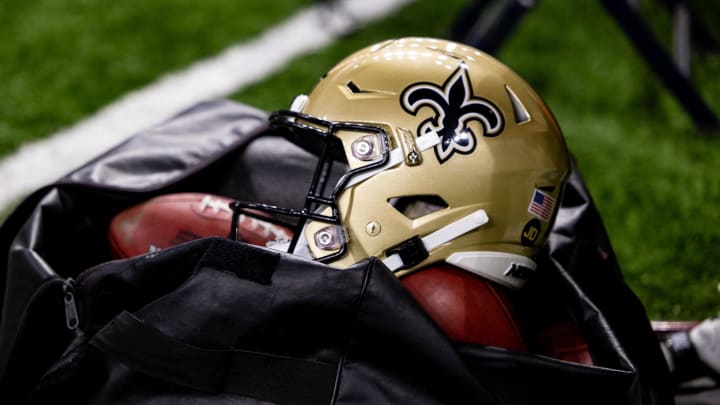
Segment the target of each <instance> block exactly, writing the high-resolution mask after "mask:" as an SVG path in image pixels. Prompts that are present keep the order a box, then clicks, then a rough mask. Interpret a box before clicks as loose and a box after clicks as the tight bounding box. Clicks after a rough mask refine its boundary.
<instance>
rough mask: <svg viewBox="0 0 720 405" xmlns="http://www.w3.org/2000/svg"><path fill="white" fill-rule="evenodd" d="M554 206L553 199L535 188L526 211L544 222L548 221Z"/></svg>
mask: <svg viewBox="0 0 720 405" xmlns="http://www.w3.org/2000/svg"><path fill="white" fill-rule="evenodd" d="M553 208H555V199H554V198H553V197H552V196H551V195H550V194H547V193H544V192H542V191H540V190H535V193H534V194H533V197H532V200H531V201H530V206H529V207H528V211H529V212H530V213H531V214H533V215H535V216H536V217H538V218H540V219H542V220H543V221H545V222H548V221H550V217H551V216H552V213H553Z"/></svg>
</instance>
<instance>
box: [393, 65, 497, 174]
mask: <svg viewBox="0 0 720 405" xmlns="http://www.w3.org/2000/svg"><path fill="white" fill-rule="evenodd" d="M400 103H401V105H402V107H403V109H404V110H405V111H407V112H408V113H410V114H412V115H417V113H418V112H419V111H420V109H421V108H422V107H430V108H431V109H432V110H433V111H434V112H435V114H434V116H432V117H430V118H428V119H426V120H424V121H423V122H421V123H420V125H419V126H418V129H417V130H418V136H422V135H423V134H426V133H428V132H430V131H435V132H437V134H438V135H439V136H440V139H441V141H440V143H439V144H438V145H437V146H435V156H437V158H438V161H439V162H440V163H444V162H446V161H447V160H448V159H450V157H452V155H453V154H454V153H455V152H457V153H460V154H469V153H472V152H473V151H474V150H475V146H476V144H477V138H476V135H475V133H474V132H473V130H472V129H471V128H470V127H468V123H469V122H470V121H472V120H476V121H478V122H480V123H481V125H482V127H483V131H484V132H483V136H486V137H494V136H498V135H500V133H501V132H502V130H503V125H504V121H503V116H502V114H500V110H499V109H498V108H497V107H496V106H495V105H494V104H493V103H491V102H490V101H489V100H487V99H484V98H481V97H475V95H474V94H473V89H472V83H470V77H469V76H468V71H467V66H466V65H465V64H464V63H461V64H460V66H458V68H457V69H455V71H454V72H453V73H452V74H451V75H450V77H449V78H448V79H447V80H446V81H445V83H443V85H442V86H438V85H437V84H435V83H428V82H421V83H414V84H411V85H410V86H408V87H406V88H405V90H403V92H402V94H401V95H400Z"/></svg>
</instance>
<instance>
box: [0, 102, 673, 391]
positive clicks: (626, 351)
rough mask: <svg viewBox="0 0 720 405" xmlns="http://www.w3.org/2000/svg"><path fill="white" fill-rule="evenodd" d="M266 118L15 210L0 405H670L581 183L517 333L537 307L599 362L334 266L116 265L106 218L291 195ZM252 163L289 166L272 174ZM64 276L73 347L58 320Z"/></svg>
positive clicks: (278, 259) (263, 255)
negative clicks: (183, 203) (524, 345)
mask: <svg viewBox="0 0 720 405" xmlns="http://www.w3.org/2000/svg"><path fill="white" fill-rule="evenodd" d="M265 117H266V115H265V113H263V112H261V111H257V110H255V109H253V108H251V107H248V106H245V105H242V104H239V103H234V102H230V101H218V102H211V103H204V104H201V105H199V106H197V107H195V108H192V109H190V110H188V111H186V112H184V113H182V114H180V115H179V116H177V117H175V118H173V119H171V120H169V121H168V122H165V123H162V124H160V125H158V126H156V127H154V128H151V129H149V130H147V131H144V132H142V133H140V134H137V135H136V136H134V137H132V138H131V139H130V140H128V141H127V142H126V143H124V144H122V145H120V146H119V147H117V148H116V149H113V150H111V151H109V152H108V153H106V154H104V155H103V156H101V157H99V158H98V159H96V160H94V161H93V162H90V163H88V164H87V165H85V166H83V167H82V168H80V169H78V170H77V171H75V172H73V173H71V174H69V175H68V176H65V177H64V178H63V179H61V180H60V181H58V182H57V183H56V184H53V185H49V186H48V187H45V188H43V189H41V190H38V191H37V192H36V193H34V194H33V195H31V196H30V197H28V199H26V200H25V201H24V202H23V203H22V204H21V205H20V206H19V207H18V208H17V209H16V210H15V212H13V214H12V215H11V216H10V217H9V218H8V220H7V221H6V222H5V223H4V224H3V225H2V227H0V255H2V257H3V260H2V261H0V263H3V266H4V267H3V268H1V269H0V270H2V272H1V274H0V280H2V281H0V282H2V283H4V284H3V285H2V287H3V289H2V291H3V301H2V305H3V307H2V318H1V320H0V321H1V322H0V391H1V393H2V398H3V399H7V400H8V401H9V402H8V403H23V402H31V403H47V402H51V401H52V402H57V401H58V400H61V399H62V400H64V401H66V402H67V403H98V404H99V403H102V404H106V403H107V404H111V403H141V404H142V403H247V404H257V403H333V404H367V403H372V404H379V403H412V404H426V403H427V404H456V403H480V404H549V403H553V404H557V403H573V404H578V403H583V404H671V403H673V396H672V386H671V385H670V384H669V381H670V380H669V377H668V373H667V369H666V368H665V366H664V363H663V360H662V355H661V353H660V350H659V348H658V346H657V344H655V338H654V336H653V335H652V330H651V329H650V324H649V322H648V320H647V317H646V315H645V312H644V310H643V308H642V305H641V304H640V302H639V301H638V300H637V297H635V295H634V294H633V293H632V291H630V289H629V288H628V287H627V286H626V285H625V283H624V281H623V279H622V275H621V273H620V270H619V266H618V264H617V261H616V260H615V258H614V254H613V252H612V248H611V246H610V243H609V241H608V240H607V236H606V233H605V230H604V228H603V225H602V221H601V220H600V217H599V216H598V214H597V211H596V210H595V208H594V205H593V202H592V199H591V198H590V196H589V193H588V192H587V190H586V188H585V187H584V182H583V180H582V178H581V177H580V175H579V173H578V172H577V170H575V172H574V173H573V175H572V177H571V180H570V184H569V186H568V190H567V192H566V194H565V196H564V198H563V201H562V206H561V209H560V214H559V218H558V221H557V224H556V226H555V229H554V230H553V233H552V235H551V237H550V240H549V242H548V244H547V245H546V247H545V249H544V252H543V254H542V255H541V258H540V269H539V271H538V274H537V277H535V278H534V279H533V280H531V282H530V283H529V284H528V288H526V289H524V290H523V291H522V297H523V300H525V301H526V307H528V308H530V309H531V310H530V311H528V312H526V313H528V314H529V315H528V318H527V319H526V321H527V322H528V323H529V324H532V322H534V320H533V318H534V317H533V311H535V313H536V314H540V313H543V314H544V316H547V313H552V312H553V311H556V310H557V311H563V312H566V313H569V314H570V315H571V316H572V318H573V319H575V320H576V322H577V323H578V325H579V326H580V328H581V329H582V331H583V334H584V335H585V338H586V340H587V341H588V344H589V349H590V352H591V355H592V356H593V359H594V362H595V364H596V366H594V367H591V366H585V365H580V364H574V363H567V362H562V361H558V360H555V359H551V358H547V357H543V356H539V355H535V354H532V353H517V352H512V351H507V350H502V349H498V348H490V347H480V346H471V345H457V344H455V343H453V342H451V341H449V340H448V339H447V338H446V337H445V336H444V335H443V334H442V333H441V332H440V331H439V330H438V329H437V328H436V327H435V325H434V324H433V323H432V321H431V320H430V319H429V318H428V317H427V316H426V315H425V313H424V312H423V311H422V310H421V309H420V308H419V306H418V305H417V304H416V303H415V301H414V300H413V299H412V297H410V296H409V294H408V293H407V292H406V291H405V290H404V288H403V286H402V284H401V283H400V282H399V281H398V280H397V279H396V278H395V277H394V276H393V275H392V274H391V273H390V272H388V271H387V270H386V269H385V268H384V267H383V266H382V264H381V263H379V262H376V261H374V260H368V261H365V262H362V263H359V264H357V265H356V266H353V267H352V268H350V269H347V270H343V271H338V270H334V269H331V268H329V267H327V266H324V265H322V264H319V263H315V262H311V261H307V260H303V259H299V258H297V257H294V256H290V255H285V254H280V253H277V252H274V251H270V250H266V249H261V248H257V247H252V246H249V245H245V244H243V243H239V242H231V241H228V240H224V239H219V238H207V239H200V240H196V241H192V242H188V243H186V244H183V245H180V246H177V247H175V248H172V249H167V250H165V251H162V252H159V253H154V254H149V255H145V256H142V257H137V258H132V259H126V260H117V261H111V260H110V257H111V256H110V252H109V247H108V246H107V238H106V236H105V235H106V232H107V225H108V223H109V220H110V219H111V218H112V217H113V216H114V215H115V214H117V213H118V212H120V211H121V210H122V209H124V208H127V207H129V206H131V205H133V204H135V203H137V202H139V201H143V200H145V199H148V198H150V197H152V196H155V195H158V194H163V193H169V192H179V191H200V192H208V193H216V194H221V195H227V196H230V197H234V198H246V199H252V197H258V196H261V197H259V199H261V200H262V199H263V198H262V196H271V197H273V198H276V199H278V200H282V199H283V198H285V195H284V194H293V193H297V192H299V191H298V190H296V188H297V187H294V185H293V184H292V175H288V173H290V174H296V173H297V172H301V171H306V172H307V171H309V170H311V168H309V167H306V166H305V160H304V159H303V155H302V153H301V152H298V151H297V150H293V149H282V148H279V147H278V148H276V147H274V145H276V143H275V142H274V141H273V140H272V137H271V136H265V135H267V134H266V133H265V132H263V131H264V128H265V119H266V118H265ZM261 135H262V137H259V136H261ZM257 145H260V146H257ZM268 146H270V148H268ZM263 161H265V162H267V161H272V162H273V163H280V166H283V165H285V170H281V171H278V172H272V171H269V169H266V167H265V166H264V165H263V164H262V162H263ZM265 176H268V177H270V178H272V179H273V181H265V182H263V181H262V179H263V178H264V177H265ZM69 278H73V279H74V293H75V300H76V303H77V305H78V310H79V318H80V328H79V331H80V333H76V332H72V331H70V330H69V329H68V328H67V327H66V325H65V312H64V308H65V307H64V304H63V285H65V286H67V285H70V284H72V283H69V282H68V279H69ZM488 327H492V325H488ZM168 365H175V366H174V367H170V366H168ZM329 370H332V372H330V371H329ZM307 375H311V376H310V377H307ZM201 376H204V377H201ZM303 378H305V380H303ZM3 402H5V401H3Z"/></svg>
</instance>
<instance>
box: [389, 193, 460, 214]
mask: <svg viewBox="0 0 720 405" xmlns="http://www.w3.org/2000/svg"><path fill="white" fill-rule="evenodd" d="M388 203H389V204H390V205H391V206H392V207H393V208H395V209H396V210H398V212H400V213H401V214H403V215H405V216H406V217H408V218H409V219H418V218H422V217H424V216H426V215H430V214H432V213H434V212H437V211H440V210H442V209H445V208H447V207H448V204H447V203H446V202H445V200H443V199H442V198H440V196H437V195H412V196H403V197H393V198H390V199H389V200H388Z"/></svg>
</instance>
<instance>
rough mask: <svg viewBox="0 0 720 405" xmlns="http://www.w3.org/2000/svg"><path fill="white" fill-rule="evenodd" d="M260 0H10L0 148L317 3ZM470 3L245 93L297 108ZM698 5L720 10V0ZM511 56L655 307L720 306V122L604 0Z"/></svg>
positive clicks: (2, 55) (665, 313)
mask: <svg viewBox="0 0 720 405" xmlns="http://www.w3.org/2000/svg"><path fill="white" fill-rule="evenodd" d="M247 3H248V4H247V5H246V4H243V6H242V8H241V7H239V6H238V5H237V3H234V2H224V1H220V0H214V1H206V2H196V3H185V2H182V1H179V0H178V1H175V0H160V1H153V2H139V1H131V2H123V3H121V5H118V4H113V5H108V4H102V3H99V2H88V1H71V0H66V1H56V2H20V1H7V0H0V27H2V28H0V34H1V35H2V37H3V38H4V40H3V41H0V61H2V63H0V77H2V78H10V79H9V80H6V79H4V80H2V81H0V95H1V96H2V97H0V156H2V155H3V154H8V153H12V151H13V150H15V149H16V148H17V147H18V146H19V145H20V144H22V143H23V142H27V141H28V140H31V139H39V138H42V137H44V136H46V135H49V134H51V133H52V132H54V131H56V130H58V129H60V128H62V127H65V126H68V125H70V124H72V123H73V122H75V121H77V120H79V119H81V118H82V117H84V116H87V115H89V114H92V113H93V112H94V111H95V110H97V109H98V108H100V107H101V106H103V105H105V104H106V103H108V102H110V101H112V100H113V99H115V98H117V97H119V96H121V95H122V94H123V93H125V92H126V91H128V90H130V89H133V88H135V87H138V86H142V85H144V84H146V83H149V82H151V81H152V80H154V79H155V78H157V77H158V76H159V75H160V74H162V73H163V72H167V71H170V70H174V69H179V68H182V67H183V66H185V65H187V64H189V63H190V62H192V61H193V60H196V59H198V58H201V57H206V56H209V55H212V54H214V53H216V52H218V51H219V50H220V49H222V48H224V47H226V46H228V45H230V44H233V43H235V42H238V41H242V40H243V39H246V38H250V37H252V36H253V35H256V34H257V33H258V32H260V31H261V30H263V29H264V28H266V27H268V26H269V25H271V24H273V23H275V22H277V21H279V20H281V19H283V18H285V17H286V16H287V15H288V14H289V13H291V12H292V10H296V9H298V8H299V7H302V6H304V5H308V4H311V3H313V2H312V1H310V0H306V1H285V0H283V1H277V2H262V3H260V2H247ZM655 3H656V2H650V1H649V0H645V1H642V2H641V5H643V7H644V9H646V10H647V13H648V15H649V17H650V19H651V21H652V23H653V27H654V29H656V30H657V32H658V33H660V34H662V35H663V40H664V41H669V39H668V38H669V34H670V26H669V24H670V22H669V19H668V18H667V17H666V14H665V13H664V11H663V9H661V8H660V7H659V6H658V5H657V4H655ZM464 4H465V1H460V0H446V1H444V2H443V6H442V9H440V10H438V8H437V1H433V0H418V1H416V2H415V3H412V4H411V5H410V6H408V7H406V8H405V9H404V10H403V11H401V12H400V13H398V14H397V15H394V16H391V17H389V18H388V19H387V20H385V21H381V22H378V23H375V24H372V25H371V26H368V27H366V28H364V29H362V30H360V31H359V32H357V33H355V34H353V35H349V36H346V37H344V38H342V39H340V40H339V41H337V42H336V43H335V44H333V45H331V46H329V47H328V48H326V49H323V50H322V51H319V52H316V53H314V54H311V55H307V56H305V57H302V58H300V59H298V60H296V61H294V62H293V63H291V64H290V65H289V66H288V67H287V69H285V70H283V71H281V72H279V73H277V74H275V75H272V76H271V77H269V78H267V79H266V80H264V81H263V82H261V83H258V84H257V85H254V86H252V87H249V88H247V89H244V90H242V91H240V92H239V93H237V94H235V95H233V96H232V98H233V99H235V100H238V101H241V102H244V103H247V104H250V105H254V106H257V107H260V108H263V109H266V110H273V109H278V108H285V107H287V106H288V104H289V102H290V101H291V99H292V98H293V96H294V95H296V94H298V93H305V92H308V91H309V90H310V89H311V87H312V85H313V84H314V83H315V82H316V81H317V79H318V78H319V77H320V75H321V74H322V73H324V72H325V71H326V70H327V69H328V68H329V67H331V66H332V65H333V64H334V63H335V62H337V61H338V60H339V59H341V58H342V57H344V56H345V55H347V54H348V53H350V52H352V51H353V50H355V49H358V48H360V47H363V46H365V45H368V44H370V43H373V42H376V41H379V40H381V39H385V38H388V37H398V36H406V35H425V36H440V37H442V36H445V35H446V33H447V31H448V28H449V26H450V24H451V22H452V21H453V19H454V18H455V16H456V13H457V12H458V11H459V10H460V8H461V7H462V6H463V5H464ZM271 5H272V6H273V7H272V9H268V7H269V6H271ZM699 6H700V7H704V8H708V10H706V12H707V13H708V14H707V15H710V16H711V17H712V16H719V17H720V12H718V7H717V6H714V5H708V4H706V3H701V4H700V5H699ZM713 8H714V9H713ZM712 20H713V21H717V19H712ZM718 38H720V36H718ZM299 40H301V38H300V39H299ZM268 52H272V50H271V49H269V50H268ZM498 56H499V57H500V59H502V60H503V61H504V62H505V63H507V64H508V65H510V66H511V67H512V68H513V69H514V70H515V71H517V72H518V73H519V74H520V75H521V76H523V77H525V78H526V79H527V80H528V81H529V82H530V83H531V84H532V85H533V86H534V87H535V88H536V89H537V90H538V92H539V93H540V94H541V95H542V96H543V97H544V98H545V100H546V101H547V103H548V104H549V106H550V108H551V109H552V110H553V112H554V113H555V115H556V117H557V119H558V121H559V122H560V125H561V127H562V128H563V131H564V133H565V135H566V137H567V140H568V144H569V147H570V149H571V151H572V152H573V153H574V155H575V156H576V157H577V160H578V164H579V167H580V170H581V172H582V173H583V175H584V177H585V179H586V181H587V183H588V186H589V188H590V191H591V193H592V194H593V197H594V199H595V202H596V204H597V206H598V208H599V210H600V212H601V214H602V216H603V218H604V221H605V224H606V226H607V228H608V232H609V234H610V237H611V240H612V243H613V246H614V248H615V250H616V252H617V254H618V257H619V260H620V263H621V266H622V268H623V272H624V274H625V277H626V279H627V281H628V283H629V284H630V286H631V287H632V288H633V289H634V290H635V291H636V292H637V294H638V295H639V296H640V298H641V299H642V300H643V302H644V303H645V304H646V306H647V308H648V312H649V314H650V316H651V317H653V318H656V319H660V318H665V319H679V318H701V317H706V316H713V315H716V314H717V313H718V310H720V305H719V304H720V295H719V293H718V282H720V269H718V268H717V266H716V264H715V263H716V262H718V258H719V256H720V254H718V251H719V249H718V247H717V246H718V245H720V220H719V219H720V218H719V214H718V207H717V206H718V204H719V203H720V174H718V172H717V168H718V163H717V162H720V134H718V133H715V134H707V133H699V132H698V131H697V130H696V129H695V128H694V127H693V125H692V122H691V121H690V120H689V119H688V117H687V116H686V114H685V113H684V111H683V110H682V109H681V108H680V106H679V104H678V103H677V102H676V100H675V99H674V98H673V97H672V96H671V95H670V93H669V92H668V91H667V90H666V89H665V88H664V87H663V86H662V85H661V83H660V82H659V81H658V80H657V79H656V78H655V76H654V75H653V73H652V72H651V70H650V69H649V68H648V67H647V65H646V64H645V62H644V61H643V60H642V59H640V57H639V56H638V55H637V54H636V53H635V51H634V50H633V49H632V47H631V45H630V43H629V41H628V40H627V38H626V37H624V36H623V34H622V33H621V31H620V30H619V28H618V27H617V26H616V25H615V23H614V22H613V21H612V19H611V18H610V17H609V16H608V15H607V14H605V12H604V11H603V10H602V9H601V8H600V6H599V2H576V1H570V0H565V1H542V2H539V4H538V6H537V7H536V8H535V9H533V11H532V12H530V13H529V14H528V15H527V16H526V17H525V18H524V20H523V21H522V23H521V24H520V26H519V27H518V29H517V31H516V32H515V33H514V35H513V36H512V37H511V38H510V39H509V40H508V41H507V42H506V43H505V45H504V46H503V48H502V50H501V51H500V52H499V54H498ZM693 61H694V65H693V68H694V70H693V78H694V80H695V82H696V83H697V84H698V86H699V88H700V89H701V91H702V93H703V95H704V96H705V97H706V98H707V99H708V100H709V101H710V103H711V104H712V106H713V107H714V109H715V110H716V111H717V112H718V113H720V81H718V80H717V79H716V78H717V75H718V73H719V72H720V55H718V54H714V55H713V54H705V55H696V57H695V59H694V60H693Z"/></svg>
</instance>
